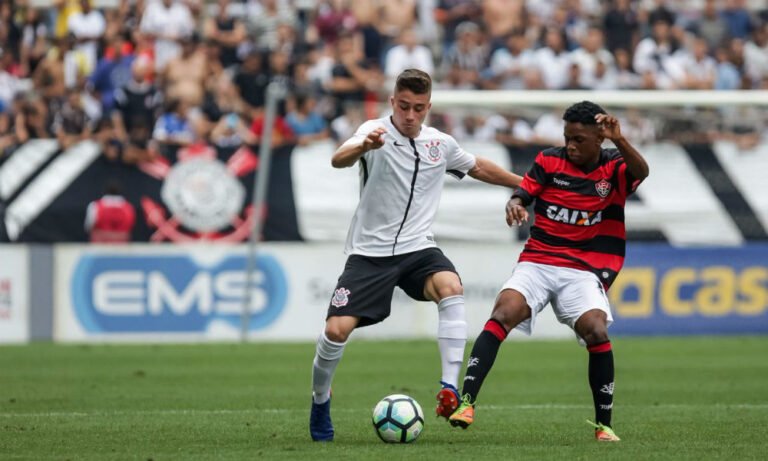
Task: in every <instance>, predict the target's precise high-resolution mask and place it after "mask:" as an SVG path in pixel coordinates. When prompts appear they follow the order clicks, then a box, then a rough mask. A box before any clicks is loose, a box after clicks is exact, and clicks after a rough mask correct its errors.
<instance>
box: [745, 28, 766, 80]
mask: <svg viewBox="0 0 768 461" xmlns="http://www.w3.org/2000/svg"><path fill="white" fill-rule="evenodd" d="M744 71H745V73H746V77H747V78H748V79H749V83H750V85H749V88H755V89H757V88H765V85H766V84H768V21H766V22H764V23H762V24H761V25H760V26H759V27H756V28H755V29H754V31H753V32H752V40H750V41H748V42H746V43H745V44H744Z"/></svg>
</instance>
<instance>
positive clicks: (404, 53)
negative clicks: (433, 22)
mask: <svg viewBox="0 0 768 461" xmlns="http://www.w3.org/2000/svg"><path fill="white" fill-rule="evenodd" d="M397 41H398V45H396V46H393V47H392V48H390V49H389V51H387V56H386V58H385V60H384V75H386V76H387V78H388V79H390V80H392V82H394V79H395V78H396V77H397V76H398V75H400V72H402V71H404V70H405V69H419V70H423V71H424V72H426V73H428V74H432V73H433V72H434V70H435V69H434V67H435V65H434V57H433V56H432V50H430V49H429V48H427V47H426V46H424V45H422V44H421V42H420V40H419V35H418V32H417V31H416V30H415V29H413V28H409V29H405V30H403V31H402V32H400V35H399V36H398V38H397Z"/></svg>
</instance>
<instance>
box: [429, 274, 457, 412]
mask: <svg viewBox="0 0 768 461" xmlns="http://www.w3.org/2000/svg"><path fill="white" fill-rule="evenodd" d="M424 296H425V297H426V298H427V299H429V300H431V301H433V302H435V303H436V304H437V315H438V326H437V345H438V348H439V350H440V362H441V365H442V376H441V378H440V384H441V386H442V388H441V389H440V391H439V392H438V393H437V397H436V399H437V407H436V408H435V413H436V414H437V415H438V416H442V417H443V418H446V419H447V418H448V417H449V416H451V414H452V413H453V412H454V411H456V408H458V406H459V391H458V384H459V373H460V372H461V363H462V361H464V347H465V345H466V343H467V322H466V313H465V307H464V288H463V287H462V286H461V280H459V276H458V275H457V274H456V273H455V272H450V271H441V272H436V273H434V274H431V275H430V276H429V277H427V280H426V283H425V284H424Z"/></svg>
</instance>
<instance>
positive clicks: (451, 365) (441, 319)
mask: <svg viewBox="0 0 768 461" xmlns="http://www.w3.org/2000/svg"><path fill="white" fill-rule="evenodd" d="M437 314H438V327H437V345H438V347H439V348H440V360H441V362H442V366H443V377H442V379H441V381H443V382H445V383H447V384H450V385H452V386H453V387H455V388H457V389H458V385H459V372H460V371H461V364H462V362H463V361H464V345H465V344H466V343H467V322H466V320H465V315H464V296H463V295H457V296H449V297H447V298H443V299H442V300H440V302H439V303H437Z"/></svg>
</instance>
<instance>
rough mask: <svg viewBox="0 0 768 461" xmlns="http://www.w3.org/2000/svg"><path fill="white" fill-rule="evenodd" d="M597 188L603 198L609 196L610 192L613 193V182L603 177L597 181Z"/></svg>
mask: <svg viewBox="0 0 768 461" xmlns="http://www.w3.org/2000/svg"><path fill="white" fill-rule="evenodd" d="M595 190H597V193H598V195H600V197H602V198H606V197H608V194H610V193H611V183H609V182H608V181H606V180H605V179H601V180H600V181H598V182H597V183H595Z"/></svg>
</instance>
